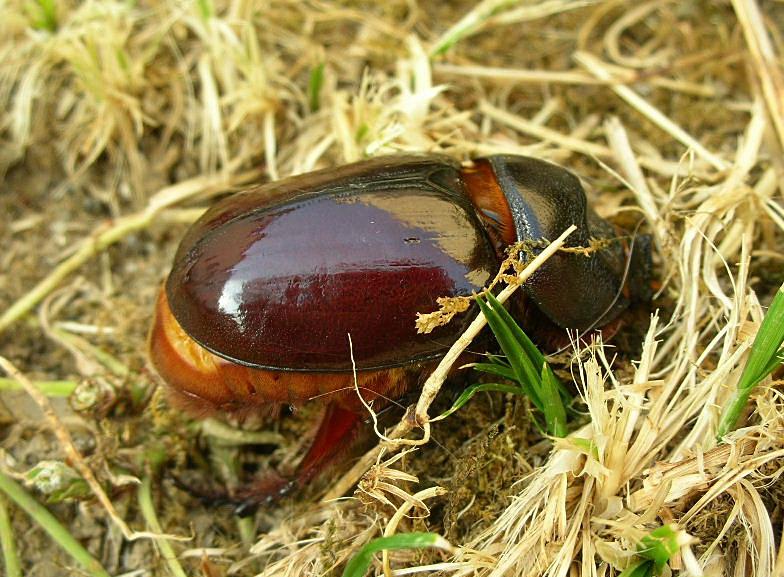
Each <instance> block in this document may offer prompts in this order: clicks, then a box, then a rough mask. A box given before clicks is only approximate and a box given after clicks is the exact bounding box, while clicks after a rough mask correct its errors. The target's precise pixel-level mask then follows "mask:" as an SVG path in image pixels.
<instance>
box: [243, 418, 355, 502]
mask: <svg viewBox="0 0 784 577" xmlns="http://www.w3.org/2000/svg"><path fill="white" fill-rule="evenodd" d="M362 423H363V421H362V417H361V415H360V414H358V413H356V412H354V411H351V410H348V409H345V408H343V407H341V406H339V405H338V404H337V403H330V404H329V405H327V408H326V409H325V411H324V416H323V417H322V418H321V423H320V424H319V427H318V429H317V430H316V434H315V436H314V438H313V441H312V442H311V444H310V446H309V447H308V450H307V452H306V453H305V456H304V457H302V460H301V461H300V462H299V465H297V468H296V470H295V471H294V474H293V475H291V476H290V477H284V476H281V475H280V474H279V473H278V472H276V471H271V472H269V473H266V474H264V475H263V476H262V477H260V478H259V479H258V480H256V481H254V482H253V483H251V484H250V485H247V486H245V487H242V488H241V489H240V490H239V491H238V492H236V493H235V494H234V497H235V502H236V501H239V502H240V504H239V505H238V506H237V509H236V512H237V514H238V515H240V516H247V515H250V514H252V513H253V512H254V511H255V510H256V509H257V508H258V507H259V506H260V505H268V504H271V503H274V502H275V501H277V500H278V499H281V498H283V497H285V496H286V495H288V494H290V493H291V492H293V491H295V490H297V489H301V488H302V487H304V486H305V485H307V483H308V482H309V481H311V480H312V479H313V478H314V477H316V476H317V475H319V474H320V473H321V472H322V471H323V470H324V469H325V468H327V467H329V466H330V465H332V464H334V463H335V462H337V461H339V460H340V458H341V456H343V455H345V453H346V449H347V448H350V447H351V446H353V444H354V441H355V440H356V438H357V436H358V434H359V432H360V429H361V426H362Z"/></svg>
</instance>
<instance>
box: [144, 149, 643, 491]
mask: <svg viewBox="0 0 784 577" xmlns="http://www.w3.org/2000/svg"><path fill="white" fill-rule="evenodd" d="M572 224H575V225H576V226H577V230H576V231H575V232H574V233H573V234H572V235H571V236H570V237H569V238H568V242H567V246H571V247H580V246H588V245H589V243H590V242H591V240H592V239H603V240H605V241H606V242H605V243H604V244H605V246H604V248H602V249H600V250H595V251H593V252H591V253H589V255H588V256H586V255H584V254H579V253H578V252H559V253H557V254H556V255H555V256H553V257H552V258H551V259H549V260H548V261H547V262H546V263H545V265H544V266H543V267H542V268H540V269H539V270H538V271H537V272H536V273H535V274H534V275H533V276H532V277H531V278H530V280H529V281H528V282H527V283H526V285H525V286H524V287H523V288H524V290H523V291H522V293H523V295H522V299H523V300H524V301H525V302H526V304H525V307H523V306H521V303H520V302H518V303H516V304H515V305H514V307H515V309H516V310H517V312H518V315H519V316H520V318H521V320H522V321H523V325H524V327H527V328H530V329H532V330H533V332H534V336H535V337H536V336H537V334H539V335H545V339H546V335H547V334H550V333H552V330H553V329H554V328H555V329H557V330H558V331H559V332H560V333H561V334H564V333H565V331H563V329H565V328H568V329H573V330H578V331H589V330H591V329H593V328H599V327H608V326H613V325H614V324H617V319H618V318H619V315H621V313H622V312H623V311H624V310H625V309H626V308H627V307H628V306H629V305H630V303H631V302H632V301H634V300H635V299H638V300H639V299H643V298H645V297H646V288H645V287H646V284H647V278H648V271H649V267H650V247H649V242H647V241H646V239H645V238H644V237H637V240H635V241H634V242H633V243H632V242H626V241H621V240H619V238H620V236H619V233H618V231H616V230H615V229H614V228H613V227H612V226H611V225H610V224H608V223H607V222H606V221H604V220H602V219H600V218H599V217H598V216H597V215H596V214H595V213H594V212H593V211H592V210H591V209H589V208H588V206H587V202H586V197H585V193H584V191H583V188H582V186H581V184H580V181H579V179H578V178H577V177H576V176H575V175H574V174H572V173H571V172H569V171H568V170H566V169H564V168H561V167H560V166H557V165H555V164H552V163H549V162H546V161H543V160H539V159H535V158H529V157H524V156H513V155H496V156H488V157H485V158H479V159H476V160H473V161H472V162H470V163H468V164H466V165H463V164H461V163H459V162H458V161H456V160H454V159H452V158H450V157H447V156H442V155H435V154H429V155H405V156H386V157H378V158H374V159H370V160H365V161H361V162H356V163H353V164H348V165H345V166H342V167H339V168H332V169H326V170H320V171H316V172H312V173H308V174H304V175H299V176H294V177H291V178H287V179H284V180H281V181H277V182H272V183H268V184H264V185H261V186H257V187H255V188H251V189H249V190H247V191H245V192H241V193H238V194H236V195H233V196H230V197H228V198H226V199H224V200H222V201H221V202H218V203H217V204H216V205H215V206H213V207H212V208H211V209H210V210H208V211H207V212H206V213H205V214H204V215H203V216H202V217H201V218H200V219H199V220H198V221H197V222H196V223H195V224H194V225H193V226H192V227H191V228H190V229H189V230H188V232H187V233H186V234H185V236H184V238H183V239H182V241H181V244H180V246H179V249H178V251H177V253H176V256H175V258H174V264H173V267H172V270H171V272H170V274H169V276H168V278H167V280H166V282H165V285H164V287H163V288H162V289H161V291H160V294H159V297H158V300H157V304H156V309H155V316H154V321H153V323H152V328H151V331H150V338H149V355H150V359H151V361H152V364H153V366H154V367H155V369H156V370H157V372H158V374H159V375H160V376H161V377H162V379H163V381H164V382H165V384H166V386H167V389H168V392H169V396H170V397H171V399H172V400H173V402H174V404H176V405H177V406H180V407H183V408H184V409H185V410H186V411H188V412H190V413H192V414H197V415H206V414H211V413H233V414H240V415H242V414H247V413H248V412H253V411H260V410H264V409H265V408H268V407H274V406H282V405H294V406H296V405H298V404H301V403H304V402H306V401H308V400H311V399H315V398H319V399H321V400H323V401H326V408H325V412H324V416H323V417H322V420H321V423H320V425H319V426H318V429H317V430H316V433H315V437H314V440H313V442H312V444H311V445H310V447H309V449H308V450H307V452H306V454H305V456H304V457H303V458H302V460H301V461H300V463H299V465H298V466H297V469H296V471H295V472H294V474H293V475H290V476H281V475H276V474H271V475H270V476H268V477H266V478H264V479H262V480H260V481H259V482H258V483H257V484H256V486H255V487H251V488H249V489H248V490H247V491H245V492H244V494H243V495H244V496H243V499H245V500H246V502H247V503H249V504H251V505H253V504H258V503H260V502H263V501H265V500H271V499H273V498H276V497H278V496H280V495H282V494H284V493H286V492H288V491H290V490H292V489H294V488H297V487H301V486H303V485H304V484H306V483H307V482H308V481H309V480H310V479H312V478H313V477H314V476H315V475H316V474H317V473H318V472H319V471H320V470H322V469H323V468H324V467H325V466H326V465H328V464H329V463H330V462H331V461H333V460H334V454H335V453H336V452H337V449H338V448H341V447H344V446H347V445H348V444H349V442H350V440H351V439H352V438H353V437H354V436H355V435H356V433H357V431H358V429H359V428H360V425H361V422H362V413H363V410H364V409H363V405H362V403H361V400H360V399H359V398H358V396H357V392H358V391H359V392H360V394H362V396H363V398H364V400H365V401H366V402H370V401H376V403H377V404H376V405H375V406H376V407H378V406H380V404H381V403H384V402H385V399H388V398H393V399H394V398H399V397H400V396H401V395H402V394H403V393H404V392H406V391H407V390H409V389H411V388H412V387H413V385H415V384H416V383H418V382H419V381H420V379H421V377H422V375H423V374H424V373H426V371H427V370H428V369H429V368H432V367H433V366H434V363H435V362H437V360H438V359H439V357H441V356H443V354H444V353H445V352H446V351H447V350H448V348H449V347H450V346H451V345H452V343H453V342H454V341H455V339H456V338H457V337H458V336H459V335H460V334H461V333H462V331H463V330H464V328H465V327H466V325H467V322H468V319H466V320H464V321H462V322H458V321H456V320H453V321H452V322H451V323H450V324H448V325H447V326H444V327H439V328H437V329H435V330H434V331H433V332H432V333H430V334H419V333H417V331H416V328H415V319H416V313H418V312H430V311H432V310H434V309H435V308H436V306H437V305H436V299H437V298H438V297H442V296H447V297H454V296H468V295H471V294H472V293H474V292H476V291H479V290H481V289H482V288H483V286H484V285H485V284H486V283H487V282H488V281H489V280H491V279H492V278H493V276H494V275H495V273H496V272H497V269H498V267H499V263H500V262H501V259H502V258H503V256H504V250H505V248H506V247H508V246H510V245H512V244H514V243H516V242H517V241H526V240H529V241H539V240H543V239H554V238H556V237H557V236H559V235H560V234H561V233H562V232H563V231H564V230H565V229H566V228H567V227H568V226H570V225H572ZM523 308H524V310H525V312H524V313H523V312H520V311H522V310H523ZM465 316H467V315H465ZM548 331H549V333H548ZM349 335H350V336H351V339H352V342H353V351H352V350H350V348H349V340H348V336H349ZM354 368H355V369H356V387H357V388H355V381H354V370H353V369H354Z"/></svg>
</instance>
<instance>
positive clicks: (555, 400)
mask: <svg viewBox="0 0 784 577" xmlns="http://www.w3.org/2000/svg"><path fill="white" fill-rule="evenodd" d="M541 384H542V386H541V390H540V391H539V392H540V394H541V396H542V405H543V411H542V412H543V413H544V420H545V423H547V432H548V433H550V434H551V435H553V436H554V437H565V436H566V433H567V432H568V430H567V428H566V408H565V407H564V404H563V402H561V393H560V391H559V386H558V385H559V381H558V379H557V378H556V376H555V375H554V374H553V371H552V369H551V368H550V366H549V365H548V364H547V363H544V364H543V365H542V380H541Z"/></svg>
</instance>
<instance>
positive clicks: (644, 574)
mask: <svg viewBox="0 0 784 577" xmlns="http://www.w3.org/2000/svg"><path fill="white" fill-rule="evenodd" d="M618 577H653V561H638V562H637V563H632V564H631V565H629V566H628V567H627V568H626V569H624V570H623V571H622V572H621V573H620V575H618Z"/></svg>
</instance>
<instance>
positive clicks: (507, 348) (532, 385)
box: [476, 297, 542, 411]
mask: <svg viewBox="0 0 784 577" xmlns="http://www.w3.org/2000/svg"><path fill="white" fill-rule="evenodd" d="M494 300H495V299H494ZM476 302H477V304H478V305H479V308H480V309H482V312H483V313H484V315H485V318H486V319H487V324H488V325H489V326H490V329H491V330H492V331H493V334H494V335H495V338H496V340H497V341H498V344H499V345H501V350H502V351H504V354H505V355H506V359H507V361H509V364H510V365H511V367H512V369H513V370H514V372H515V380H516V381H517V382H518V383H519V384H520V386H521V387H522V388H523V390H524V391H525V394H526V395H528V396H529V397H530V398H531V401H532V402H533V403H534V405H536V408H537V409H539V410H540V411H541V410H542V400H541V399H540V398H539V395H538V387H536V385H537V384H538V380H539V378H540V376H539V370H538V369H537V368H536V367H535V366H534V365H533V363H532V362H531V360H530V359H529V357H528V356H527V355H526V354H525V352H524V350H523V349H522V348H521V347H520V344H519V343H518V341H517V339H516V338H515V335H514V333H513V332H512V330H511V329H510V327H509V326H508V324H507V323H506V322H505V321H504V319H503V317H502V316H501V314H500V312H499V308H500V310H503V306H501V304H500V303H498V301H497V300H495V302H496V303H497V304H496V305H495V306H493V308H491V306H490V305H489V304H488V303H486V302H484V299H482V298H481V297H478V298H477V299H476Z"/></svg>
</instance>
